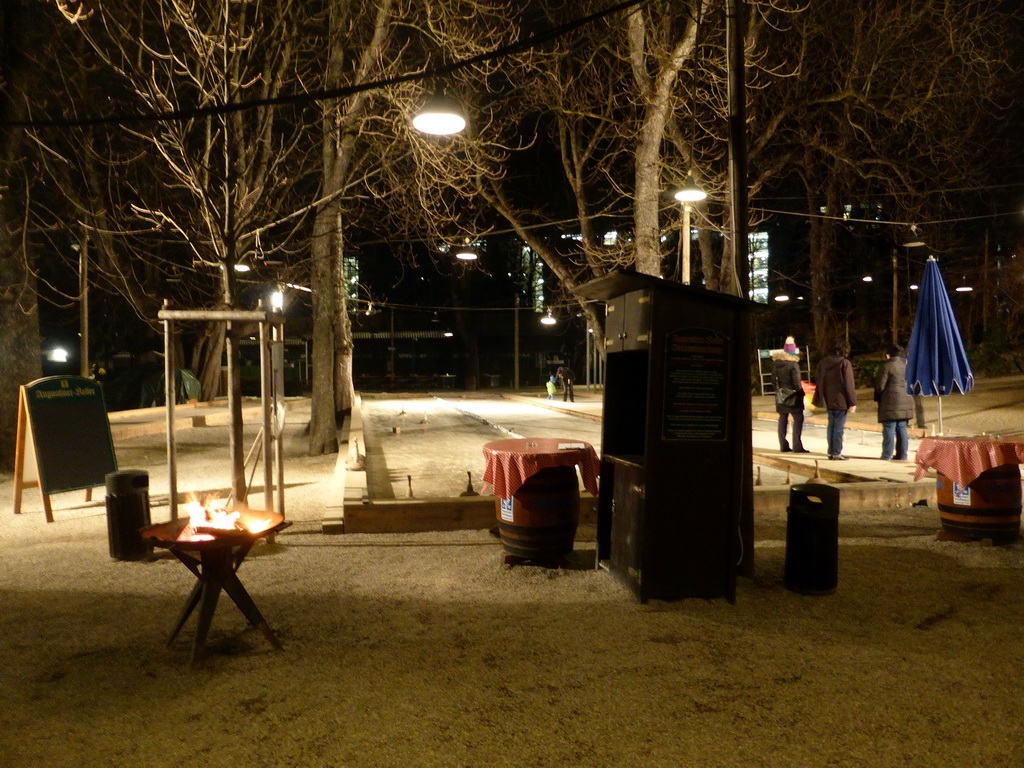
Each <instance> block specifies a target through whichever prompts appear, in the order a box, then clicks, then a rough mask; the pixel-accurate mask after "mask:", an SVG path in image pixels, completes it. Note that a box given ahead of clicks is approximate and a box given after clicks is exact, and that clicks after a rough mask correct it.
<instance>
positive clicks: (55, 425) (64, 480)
mask: <svg viewBox="0 0 1024 768" xmlns="http://www.w3.org/2000/svg"><path fill="white" fill-rule="evenodd" d="M22 389H23V398H24V404H25V408H26V409H27V411H28V421H29V424H30V425H31V432H30V437H31V440H32V442H33V444H34V448H35V459H36V464H37V467H38V472H39V486H40V488H41V489H42V492H43V493H44V494H49V493H57V492H60V491H71V490H75V489H79V488H93V487H95V486H99V485H103V483H104V479H105V477H106V475H107V473H108V472H116V471H117V459H116V458H115V456H114V444H113V441H112V440H111V437H110V422H109V420H108V419H107V409H106V406H105V404H104V401H103V390H102V389H101V388H100V385H99V384H97V383H96V382H95V381H93V380H92V379H86V378H82V377H80V376H51V377H49V378H45V379H37V380H36V381H33V382H32V383H31V384H26V385H25V386H24V387H23V388H22Z"/></svg>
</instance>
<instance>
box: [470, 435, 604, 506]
mask: <svg viewBox="0 0 1024 768" xmlns="http://www.w3.org/2000/svg"><path fill="white" fill-rule="evenodd" d="M484 458H485V459H486V460H487V466H486V467H485V468H484V485H485V486H486V485H488V484H489V485H491V486H493V489H494V495H495V496H498V497H499V498H502V499H507V498H509V497H510V496H512V495H513V494H514V493H515V492H516V491H518V490H519V488H520V486H522V484H523V483H525V482H526V480H527V478H529V477H530V476H531V475H534V474H536V473H537V472H539V471H540V470H542V469H547V468H548V467H567V466H575V467H579V468H580V475H582V476H583V487H584V488H586V489H587V490H588V491H590V492H591V493H593V494H594V495H597V476H598V474H599V473H600V471H601V461H600V459H599V458H598V456H597V451H595V450H594V447H593V446H592V445H590V443H584V442H582V441H580V440H567V439H566V440H563V439H559V438H554V437H524V438H513V439H508V440H494V441H493V442H490V443H487V444H486V445H485V446H484Z"/></svg>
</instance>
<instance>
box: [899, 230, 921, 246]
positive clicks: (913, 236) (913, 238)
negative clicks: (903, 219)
mask: <svg viewBox="0 0 1024 768" xmlns="http://www.w3.org/2000/svg"><path fill="white" fill-rule="evenodd" d="M922 245H924V240H922V239H921V233H920V232H918V231H917V227H915V226H913V225H911V226H910V229H909V230H908V231H907V236H906V237H904V238H903V247H904V248H920V247H921V246H922Z"/></svg>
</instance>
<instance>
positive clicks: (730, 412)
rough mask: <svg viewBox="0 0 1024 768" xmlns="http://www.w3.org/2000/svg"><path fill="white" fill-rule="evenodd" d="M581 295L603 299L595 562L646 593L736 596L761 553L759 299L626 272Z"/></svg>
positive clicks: (653, 595)
mask: <svg viewBox="0 0 1024 768" xmlns="http://www.w3.org/2000/svg"><path fill="white" fill-rule="evenodd" d="M576 293H577V295H579V296H581V297H583V298H587V299H597V300H600V301H604V302H606V303H607V319H606V325H605V344H606V349H607V369H606V383H605V393H604V424H603V428H602V429H603V431H602V446H601V450H602V454H601V482H600V491H599V495H598V530H597V562H598V567H600V568H605V569H607V570H608V571H610V572H611V574H612V575H613V576H615V577H616V578H618V579H619V580H621V581H622V582H624V583H625V584H626V585H627V586H628V587H629V588H630V589H631V590H632V591H633V592H634V594H635V595H636V596H637V598H638V599H639V600H640V602H646V601H647V600H648V599H650V598H655V599H663V600H671V599H677V598H684V597H705V598H707V597H725V598H727V599H728V600H729V601H730V602H732V601H733V600H735V594H736V574H737V569H738V568H743V569H746V568H750V569H752V563H753V560H752V556H753V548H752V545H753V477H752V463H751V434H750V429H751V426H750V350H749V349H748V347H749V346H750V331H749V325H750V323H749V313H750V311H751V310H752V309H753V308H754V307H755V306H756V305H754V304H753V303H752V302H749V301H746V300H744V299H740V298H737V297H735V296H728V295H726V294H720V293H712V292H710V291H706V290H703V289H700V288H693V287H691V286H687V285H682V284H680V283H673V282H669V281H667V280H662V279H660V278H656V277H651V276H649V275H642V274H639V273H636V272H626V271H618V272H613V273H610V274H608V275H605V276H604V277H600V278H597V279H595V280H592V281H590V282H588V283H586V284H584V285H582V286H580V287H579V288H578V289H576Z"/></svg>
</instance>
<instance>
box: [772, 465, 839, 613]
mask: <svg viewBox="0 0 1024 768" xmlns="http://www.w3.org/2000/svg"><path fill="white" fill-rule="evenodd" d="M838 571H839V489H838V488H835V487H833V486H831V485H825V484H822V483H808V484H804V485H794V486H792V487H791V488H790V489H789V506H788V507H787V508H786V570H785V576H784V579H783V582H784V584H785V585H786V589H789V590H792V591H793V592H799V593H801V594H805V595H828V594H831V593H832V592H835V590H836V585H837V584H838V581H839V574H838Z"/></svg>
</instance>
